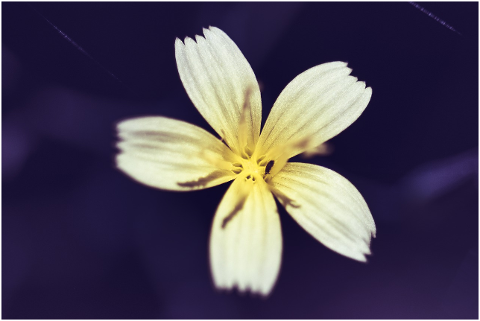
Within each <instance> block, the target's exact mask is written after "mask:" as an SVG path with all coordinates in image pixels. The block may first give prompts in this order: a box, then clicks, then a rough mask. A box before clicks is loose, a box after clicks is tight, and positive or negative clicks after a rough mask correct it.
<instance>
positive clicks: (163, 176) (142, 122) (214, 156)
mask: <svg viewBox="0 0 480 321" xmlns="http://www.w3.org/2000/svg"><path fill="white" fill-rule="evenodd" d="M117 129H118V135H119V137H120V138H121V141H120V142H119V143H118V145H117V147H118V148H119V149H120V151H121V152H120V153H119V155H117V159H116V161H117V167H118V168H119V169H121V170H122V171H124V172H125V173H126V174H128V175H129V176H130V177H132V178H133V179H135V180H137V181H138V182H140V183H143V184H145V185H148V186H152V187H156V188H161V189H166V190H175V191H189V190H195V189H203V188H207V187H212V186H216V185H219V184H222V183H225V182H228V181H230V180H232V179H233V178H234V177H235V174H234V173H233V172H232V171H231V170H230V167H231V161H233V158H232V157H234V155H233V154H232V152H231V151H230V150H229V149H228V147H227V146H225V144H223V143H222V142H221V141H220V140H218V139H217V138H215V137H214V136H213V135H212V134H210V133H208V132H207V131H205V130H203V129H202V128H200V127H197V126H195V125H192V124H189V123H186V122H183V121H179V120H175V119H170V118H165V117H143V118H134V119H129V120H126V121H123V122H121V123H119V124H118V128H117Z"/></svg>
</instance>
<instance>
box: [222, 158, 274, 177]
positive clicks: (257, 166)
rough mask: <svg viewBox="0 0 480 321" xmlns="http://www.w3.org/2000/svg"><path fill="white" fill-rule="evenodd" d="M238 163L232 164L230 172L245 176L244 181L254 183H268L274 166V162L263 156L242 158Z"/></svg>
mask: <svg viewBox="0 0 480 321" xmlns="http://www.w3.org/2000/svg"><path fill="white" fill-rule="evenodd" d="M238 160H239V161H238V162H235V163H232V169H231V171H232V172H234V173H235V174H242V175H245V178H246V179H251V180H252V181H253V182H255V180H256V179H263V180H265V181H268V180H269V179H270V177H271V175H270V172H271V170H272V167H273V166H274V165H275V161H274V160H272V159H268V158H266V157H265V156H260V157H256V155H252V157H248V156H247V157H242V158H238Z"/></svg>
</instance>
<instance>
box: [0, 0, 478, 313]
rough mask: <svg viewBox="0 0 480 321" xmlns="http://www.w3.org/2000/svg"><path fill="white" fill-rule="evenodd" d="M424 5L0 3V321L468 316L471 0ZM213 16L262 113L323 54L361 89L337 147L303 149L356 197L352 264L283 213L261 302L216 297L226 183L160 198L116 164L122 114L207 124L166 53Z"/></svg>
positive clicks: (474, 303) (474, 88) (474, 160)
mask: <svg viewBox="0 0 480 321" xmlns="http://www.w3.org/2000/svg"><path fill="white" fill-rule="evenodd" d="M421 6H422V7H423V8H424V12H422V11H421V10H420V9H419V8H416V7H415V6H413V5H411V4H409V3H215V2H213V3H95V2H93V3H92V2H90V3H38V2H37V3H31V4H29V3H13V2H10V3H5V2H4V3H2V107H3V108H2V187H3V189H2V196H3V197H2V200H3V203H2V234H3V236H2V318H22V319H32V318H245V319H248V318H256V319H261V318H315V319H317V318H318V319H320V318H331V319H334V318H348V319H354V318H385V319H387V318H402V319H403V318H415V319H417V318H435V319H436V318H442V319H444V318H478V3H476V2H470V3H431V2H429V3H421ZM425 10H426V11H425ZM428 12H431V13H433V14H434V15H435V16H437V17H438V18H440V19H441V20H443V22H442V21H438V20H436V19H434V18H432V17H430V16H429V15H428ZM210 25H211V26H216V27H219V28H221V29H222V30H224V31H225V32H226V33H227V34H228V35H229V36H230V37H231V38H232V39H233V40H234V41H235V42H236V44H237V45H238V46H239V48H240V49H241V50H242V52H243V53H244V55H245V56H246V58H247V59H248V60H249V62H250V63H251V65H252V67H253V69H254V71H255V74H256V76H257V79H258V80H259V82H260V83H261V84H262V88H263V89H262V90H263V91H262V99H263V106H264V110H263V120H265V119H266V116H267V115H268V112H269V110H270V108H271V106H272V105H273V103H274V101H275V99H276V97H277V96H278V95H279V93H280V92H281V91H282V89H283V88H284V87H285V86H286V85H287V84H288V83H289V82H290V81H291V80H292V79H293V78H294V77H295V76H297V75H298V74H300V73H301V72H303V71H305V70H307V69H309V68H311V67H313V66H315V65H318V64H321V63H324V62H329V61H336V60H340V61H346V62H348V63H349V66H350V67H351V68H352V69H353V75H354V76H357V77H359V79H360V80H364V81H366V83H367V85H369V86H371V87H372V88H373V97H372V100H371V102H370V104H369V106H368V107H367V109H366V110H365V112H364V113H363V114H362V116H361V117H360V118H359V119H358V121H356V122H355V123H354V124H353V125H352V126H350V127H349V128H348V129H347V130H345V131H344V132H342V133H341V134H340V135H339V136H337V137H335V138H333V139H332V140H331V141H330V143H331V145H332V146H333V148H334V152H333V154H331V155H330V156H327V157H316V158H312V159H309V160H308V162H311V163H315V164H319V165H322V166H325V167H328V168H331V169H333V170H335V171H337V172H338V173H340V174H342V175H343V176H345V177H346V178H348V179H349V180H350V181H351V182H352V183H354V184H355V186H356V187H357V188H358V189H359V190H360V192H361V193H362V194H363V196H364V197H365V199H366V201H367V203H368V204H369V206H370V208H371V211H372V214H373V217H374V219H375V221H376V224H377V229H378V234H377V238H376V239H374V240H373V242H372V252H373V255H372V256H371V257H370V259H369V262H368V263H367V264H362V263H358V262H355V261H353V260H350V259H347V258H344V257H342V256H340V255H338V254H336V253H334V252H332V251H330V250H328V249H327V248H325V247H324V246H323V245H321V244H320V243H318V242H317V241H315V240H314V239H313V238H312V237H310V236H309V235H308V234H307V233H306V232H304V231H303V229H302V228H301V227H300V226H299V225H297V224H296V223H295V221H294V220H293V219H292V218H291V217H290V216H289V215H288V214H287V213H286V212H285V210H284V209H281V210H280V218H281V222H282V232H283V237H284V251H283V263H282V268H281V272H280V276H279V280H278V282H277V284H276V286H275V288H274V290H273V293H272V294H271V296H270V297H269V298H268V299H260V298H257V297H252V296H251V295H249V294H246V295H245V294H238V293H237V292H236V291H233V292H231V293H225V292H219V291H217V290H215V289H214V287H213V283H212V280H211V276H210V271H209V266H208V237H209V232H210V224H211V222H212V218H213V214H214V213H215V209H216V207H217V205H218V204H219V202H220V200H221V198H222V196H223V194H224V193H225V191H226V189H227V188H228V185H229V184H225V185H221V186H218V187H214V188H211V189H207V190H203V191H198V192H192V193H175V192H166V191H161V190H156V189H152V188H149V187H146V186H143V185H140V184H138V183H136V182H134V181H133V180H131V179H130V178H128V177H127V176H126V175H124V174H123V173H121V172H120V171H118V170H117V169H116V168H115V164H114V156H115V154H116V149H115V142H116V133H115V124H116V123H117V122H118V121H120V120H123V119H126V118H130V117H138V116H149V115H163V116H168V117H173V118H177V119H181V120H185V121H188V122H191V123H194V124H196V125H198V126H201V127H203V128H205V129H207V130H209V131H210V132H213V130H212V129H211V128H210V127H209V125H208V124H207V123H206V122H205V120H203V118H202V117H201V116H200V114H199V113H198V112H197V111H196V109H195V107H194V106H193V105H192V103H191V102H190V100H189V98H188V96H187V94H186V92H185V90H184V88H183V86H182V83H181V81H180V79H179V76H178V72H177V69H176V63H175V57H174V41H175V38H176V37H179V38H180V39H183V38H184V37H186V36H190V37H193V36H194V35H196V34H202V28H203V27H208V26H210ZM447 25H448V26H451V27H452V28H454V30H452V28H449V27H448V26H447ZM54 26H56V28H58V29H56V28H55V27H54ZM60 31H61V32H60ZM79 48H83V50H84V51H85V52H86V53H88V54H84V53H83V52H82V49H79ZM88 56H90V57H92V58H89V57H88Z"/></svg>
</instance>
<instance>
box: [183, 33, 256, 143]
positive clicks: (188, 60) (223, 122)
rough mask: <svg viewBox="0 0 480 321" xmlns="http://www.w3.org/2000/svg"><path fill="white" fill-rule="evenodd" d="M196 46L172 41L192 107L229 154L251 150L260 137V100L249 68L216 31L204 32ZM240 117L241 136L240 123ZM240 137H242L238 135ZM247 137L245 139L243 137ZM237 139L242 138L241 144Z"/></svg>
mask: <svg viewBox="0 0 480 321" xmlns="http://www.w3.org/2000/svg"><path fill="white" fill-rule="evenodd" d="M204 35H205V38H204V37H201V36H196V37H195V39H196V42H195V41H194V40H193V39H191V38H188V37H187V38H185V44H184V43H182V41H181V40H180V39H178V38H177V39H176V41H175V57H176V60H177V67H178V72H179V74H180V79H181V80H182V83H183V86H184V87H185V89H186V91H187V93H188V96H189V97H190V99H191V100H192V102H193V104H194V105H195V107H197V109H198V111H199V112H200V114H202V116H203V117H204V118H205V119H206V120H207V122H208V123H209V124H210V125H211V126H212V127H213V129H214V130H215V131H216V132H217V133H218V134H219V135H220V136H221V137H222V138H223V139H224V140H225V141H226V143H227V144H228V145H229V146H230V147H231V148H232V150H234V151H237V152H240V151H241V150H242V149H244V148H245V146H241V145H245V144H248V145H249V146H250V148H251V149H253V148H254V146H255V143H256V142H257V140H258V136H259V133H260V122H261V113H262V110H261V97H260V89H259V86H258V82H257V80H256V78H255V74H254V73H253V70H252V68H251V67H250V64H249V63H248V61H247V60H246V59H245V57H244V56H243V54H242V52H241V51H240V49H238V47H237V45H235V43H234V42H233V41H232V40H231V39H230V38H229V37H228V36H227V35H226V34H225V33H224V32H223V31H221V30H220V29H218V28H215V27H210V28H209V29H204ZM242 115H243V116H244V117H243V119H244V122H243V123H244V125H245V126H244V127H245V129H244V130H243V133H240V131H241V128H239V127H240V123H241V119H242ZM240 134H242V135H240ZM245 135H248V137H244V136H245ZM239 138H241V139H242V138H245V140H244V141H243V143H242V144H241V143H240V141H239Z"/></svg>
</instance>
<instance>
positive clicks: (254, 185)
mask: <svg viewBox="0 0 480 321" xmlns="http://www.w3.org/2000/svg"><path fill="white" fill-rule="evenodd" d="M258 178H259V179H256V180H255V182H252V180H251V179H246V178H245V175H240V176H239V177H238V178H237V179H236V180H235V181H234V182H233V183H232V186H230V188H229V189H228V191H227V193H226V194H225V196H224V197H223V199H222V202H221V203H220V205H219V207H218V209H217V212H216V214H215V218H214V220H213V225H212V231H211V234H210V266H211V269H212V274H213V279H214V282H215V285H216V287H217V288H220V289H231V288H233V287H235V286H237V288H238V290H239V291H242V292H243V291H247V290H250V291H251V292H254V293H260V294H262V295H265V296H266V295H268V294H269V293H270V291H271V290H272V288H273V285H274V284H275V281H276V279H277V276H278V272H279V270H280V263H281V256H282V232H281V227H280V219H279V216H278V212H277V206H276V204H275V200H274V199H273V195H272V193H271V192H270V190H269V189H268V186H267V184H266V183H265V181H263V179H261V177H258Z"/></svg>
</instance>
